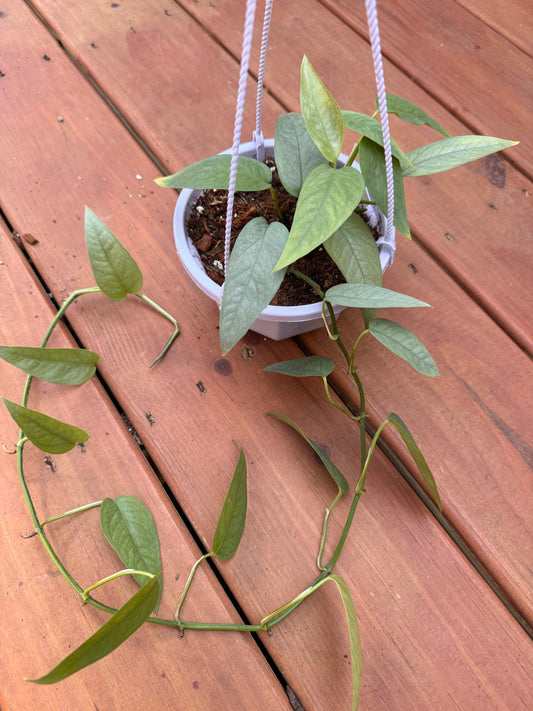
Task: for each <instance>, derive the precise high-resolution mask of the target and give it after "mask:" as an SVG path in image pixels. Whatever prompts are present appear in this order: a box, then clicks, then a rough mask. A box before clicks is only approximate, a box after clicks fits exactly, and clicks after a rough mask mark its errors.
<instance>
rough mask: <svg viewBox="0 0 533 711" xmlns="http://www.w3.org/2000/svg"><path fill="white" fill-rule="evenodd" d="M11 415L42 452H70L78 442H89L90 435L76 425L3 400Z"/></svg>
mask: <svg viewBox="0 0 533 711" xmlns="http://www.w3.org/2000/svg"><path fill="white" fill-rule="evenodd" d="M2 400H3V401H4V404H5V406H6V407H7V409H8V410H9V414H10V415H11V417H12V418H13V419H14V420H15V422H16V423H17V425H18V426H19V427H20V429H21V430H22V432H23V433H24V435H25V436H26V437H27V438H28V439H29V440H30V441H31V442H32V443H33V444H34V445H35V446H36V447H37V448H38V449H40V450H42V451H43V452H48V454H64V453H65V452H69V451H70V450H71V449H72V448H73V447H75V446H76V444H77V443H78V442H87V440H88V439H89V435H88V434H87V432H84V431H83V430H80V429H79V428H78V427H74V425H69V424H67V423H66V422H61V421H60V420H55V419H54V418H53V417H49V416H48V415H44V414H43V413H42V412H37V411H36V410H30V409H29V408H28V407H23V406H22V405H17V403H15V402H11V401H10V400H6V398H5V397H3V398H2Z"/></svg>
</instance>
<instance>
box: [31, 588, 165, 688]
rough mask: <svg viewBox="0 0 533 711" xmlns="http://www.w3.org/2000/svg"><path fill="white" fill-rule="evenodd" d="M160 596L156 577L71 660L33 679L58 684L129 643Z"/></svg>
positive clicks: (36, 682) (64, 660)
mask: <svg viewBox="0 0 533 711" xmlns="http://www.w3.org/2000/svg"><path fill="white" fill-rule="evenodd" d="M158 595H159V577H158V576H155V577H154V578H152V579H151V580H149V581H148V582H147V583H146V584H145V585H143V587H142V588H141V589H140V590H138V591H137V592H136V593H135V595H134V596H133V597H132V598H130V600H128V602H127V603H126V604H125V605H124V606H123V607H121V608H120V610H118V611H117V612H115V614H114V615H113V616H112V617H111V618H110V619H109V620H108V621H107V622H106V623H105V624H104V625H103V626H102V627H100V629H99V630H98V631H97V632H95V633H94V634H93V635H92V636H91V637H89V639H87V640H85V642H83V643H82V644H81V645H80V646H79V647H78V648H77V649H75V650H74V651H73V652H72V653H71V654H69V655H68V657H65V659H63V661H62V662H60V663H59V664H58V665H57V666H56V667H54V668H53V669H52V670H51V671H50V672H48V674H46V675H45V676H42V677H40V678H39V679H29V680H28V681H32V682H33V683H35V684H57V683H58V682H59V681H62V680H63V679H66V678H67V677H69V676H71V674H75V673H76V672H78V671H80V669H83V668H84V667H87V666H89V664H93V663H94V662H97V661H98V660H99V659H102V657H105V656H107V655H108V654H110V653H111V652H113V651H114V650H115V649H116V648H117V647H119V646H120V645H121V644H122V642H125V641H126V640H127V639H128V637H130V636H131V635H132V634H133V633H134V632H135V631H136V630H137V629H139V627H140V626H141V625H142V624H143V622H145V621H146V620H147V619H148V617H149V615H150V613H151V611H152V609H153V607H154V605H155V603H156V600H157V597H158Z"/></svg>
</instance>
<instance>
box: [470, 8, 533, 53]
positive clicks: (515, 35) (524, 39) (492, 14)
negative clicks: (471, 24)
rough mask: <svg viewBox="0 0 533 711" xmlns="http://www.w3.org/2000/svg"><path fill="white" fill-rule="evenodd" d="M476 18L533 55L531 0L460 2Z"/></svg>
mask: <svg viewBox="0 0 533 711" xmlns="http://www.w3.org/2000/svg"><path fill="white" fill-rule="evenodd" d="M458 2H459V3H460V4H461V5H462V6H463V7H465V8H466V9H467V10H468V11H469V12H471V13H472V14H473V15H475V16H476V17H479V18H480V19H481V20H483V22H485V23H486V24H487V25H489V27H491V28H492V29H493V30H494V31H495V32H498V33H499V34H501V35H503V36H504V37H506V38H507V39H508V40H509V41H510V42H513V43H514V44H516V46H517V47H520V49H521V50H522V52H525V53H526V54H529V56H532V55H533V42H532V40H531V38H532V37H533V13H532V12H531V6H530V3H529V0H509V2H506V3H505V4H503V3H501V2H498V0H487V2H485V0H482V2H479V0H458Z"/></svg>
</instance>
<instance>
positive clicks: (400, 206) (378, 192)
mask: <svg viewBox="0 0 533 711" xmlns="http://www.w3.org/2000/svg"><path fill="white" fill-rule="evenodd" d="M359 165H360V166H361V172H362V173H363V177H364V179H365V185H366V187H367V188H368V191H369V192H370V194H371V196H372V199H373V200H374V201H375V203H376V205H377V206H378V207H379V209H380V210H381V212H382V213H383V214H384V215H385V217H388V210H389V205H388V193H387V173H386V168H385V152H384V150H383V148H382V147H381V146H378V144H377V143H375V142H374V141H371V140H370V139H369V138H363V140H362V141H361V144H360V146H359ZM392 177H393V181H394V226H395V227H396V228H397V229H398V230H399V231H400V232H401V233H402V234H403V235H405V236H406V237H410V230H409V224H408V222H407V212H406V207H405V195H404V190H403V176H402V169H401V167H400V163H399V162H398V160H397V159H396V158H393V159H392Z"/></svg>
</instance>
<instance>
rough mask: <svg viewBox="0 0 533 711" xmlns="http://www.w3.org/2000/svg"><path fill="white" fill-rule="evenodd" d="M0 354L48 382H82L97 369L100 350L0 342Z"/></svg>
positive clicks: (68, 383)
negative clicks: (4, 344) (97, 351)
mask: <svg viewBox="0 0 533 711" xmlns="http://www.w3.org/2000/svg"><path fill="white" fill-rule="evenodd" d="M0 358H3V359H4V360H5V361H7V362H8V363H11V365H15V366H17V368H20V369H21V370H23V371H24V372H25V373H28V375H33V376H35V377H37V378H40V379H41V380H46V382H48V383H57V384H59V385H81V384H82V383H85V382H86V381H87V380H89V379H90V378H92V376H93V375H94V374H95V372H96V363H97V362H98V354H97V353H93V352H92V351H87V350H84V349H82V348H26V347H22V346H0Z"/></svg>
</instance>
